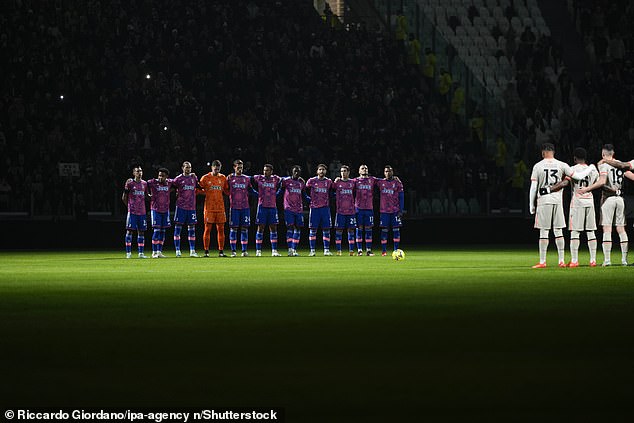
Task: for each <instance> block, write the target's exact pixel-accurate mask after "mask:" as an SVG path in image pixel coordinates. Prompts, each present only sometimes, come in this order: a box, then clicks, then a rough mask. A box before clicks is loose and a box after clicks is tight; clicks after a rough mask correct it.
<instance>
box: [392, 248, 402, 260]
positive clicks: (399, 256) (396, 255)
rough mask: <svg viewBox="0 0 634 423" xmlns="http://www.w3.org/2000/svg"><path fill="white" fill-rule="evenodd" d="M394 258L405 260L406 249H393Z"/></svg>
mask: <svg viewBox="0 0 634 423" xmlns="http://www.w3.org/2000/svg"><path fill="white" fill-rule="evenodd" d="M392 258H393V259H394V260H396V261H399V260H405V251H403V250H401V249H398V250H394V251H392Z"/></svg>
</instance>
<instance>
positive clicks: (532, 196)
mask: <svg viewBox="0 0 634 423" xmlns="http://www.w3.org/2000/svg"><path fill="white" fill-rule="evenodd" d="M536 203H537V180H536V179H531V188H530V190H529V191H528V210H529V211H530V213H531V214H535V207H536Z"/></svg>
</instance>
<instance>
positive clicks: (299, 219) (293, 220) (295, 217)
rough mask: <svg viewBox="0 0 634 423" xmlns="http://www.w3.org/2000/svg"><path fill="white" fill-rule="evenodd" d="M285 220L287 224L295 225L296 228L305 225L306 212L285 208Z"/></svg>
mask: <svg viewBox="0 0 634 423" xmlns="http://www.w3.org/2000/svg"><path fill="white" fill-rule="evenodd" d="M284 221H285V222H286V226H294V227H296V228H303V227H304V213H297V212H292V211H290V210H284Z"/></svg>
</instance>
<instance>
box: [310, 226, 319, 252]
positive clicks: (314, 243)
mask: <svg viewBox="0 0 634 423" xmlns="http://www.w3.org/2000/svg"><path fill="white" fill-rule="evenodd" d="M308 245H309V247H310V250H311V251H315V247H316V246H317V229H313V228H311V229H310V232H309V233H308Z"/></svg>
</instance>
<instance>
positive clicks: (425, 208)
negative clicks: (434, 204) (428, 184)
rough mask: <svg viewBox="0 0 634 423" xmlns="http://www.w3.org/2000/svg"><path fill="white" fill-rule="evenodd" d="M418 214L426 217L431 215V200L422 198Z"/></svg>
mask: <svg viewBox="0 0 634 423" xmlns="http://www.w3.org/2000/svg"><path fill="white" fill-rule="evenodd" d="M418 214H419V215H426V214H431V204H429V200H428V199H426V198H421V199H420V201H419V202H418Z"/></svg>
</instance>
